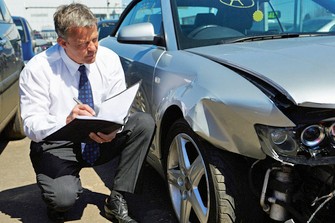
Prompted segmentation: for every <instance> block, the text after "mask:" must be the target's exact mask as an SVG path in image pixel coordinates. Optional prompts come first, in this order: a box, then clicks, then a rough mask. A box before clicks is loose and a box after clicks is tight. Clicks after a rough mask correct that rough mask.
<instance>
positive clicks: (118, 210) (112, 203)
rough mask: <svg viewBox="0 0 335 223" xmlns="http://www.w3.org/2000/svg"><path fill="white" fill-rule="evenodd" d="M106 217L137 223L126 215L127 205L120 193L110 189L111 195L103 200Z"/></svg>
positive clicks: (120, 222) (116, 220) (114, 220)
mask: <svg viewBox="0 0 335 223" xmlns="http://www.w3.org/2000/svg"><path fill="white" fill-rule="evenodd" d="M104 208H105V215H106V218H107V219H109V220H111V221H113V222H119V223H137V221H135V220H134V219H132V218H131V217H129V215H128V206H127V202H126V200H125V199H124V198H123V196H122V194H120V193H119V192H117V191H114V190H113V191H112V193H111V195H110V196H109V197H108V198H107V199H106V201H105V207H104Z"/></svg>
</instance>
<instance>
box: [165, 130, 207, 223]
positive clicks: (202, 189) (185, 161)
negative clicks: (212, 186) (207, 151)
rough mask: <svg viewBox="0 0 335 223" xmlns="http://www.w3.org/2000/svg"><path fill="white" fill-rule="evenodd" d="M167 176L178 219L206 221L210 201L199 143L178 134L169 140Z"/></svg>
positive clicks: (182, 221) (182, 220) (182, 222)
mask: <svg viewBox="0 0 335 223" xmlns="http://www.w3.org/2000/svg"><path fill="white" fill-rule="evenodd" d="M167 179H168V185H169V192H170V197H171V200H172V205H173V207H174V210H175V212H176V214H177V217H178V218H179V221H180V222H181V223H184V222H191V221H192V222H195V221H199V222H207V221H208V216H209V204H210V192H209V183H208V182H209V179H208V174H207V171H206V166H205V162H204V160H203V158H202V156H201V153H200V151H199V148H198V146H197V145H196V143H195V142H194V141H193V140H192V138H191V137H190V136H189V135H187V134H184V133H182V134H178V135H176V136H175V138H174V139H173V141H172V142H171V145H170V148H169V155H168V158H167Z"/></svg>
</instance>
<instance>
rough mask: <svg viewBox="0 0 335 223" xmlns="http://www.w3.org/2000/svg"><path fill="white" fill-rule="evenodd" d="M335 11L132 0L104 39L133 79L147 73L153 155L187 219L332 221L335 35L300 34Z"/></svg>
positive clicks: (314, 4) (143, 98)
mask: <svg viewBox="0 0 335 223" xmlns="http://www.w3.org/2000/svg"><path fill="white" fill-rule="evenodd" d="M305 9H308V10H307V11H306V10H305ZM334 13H335V1H334V0H327V1H324V0H313V1H302V0H285V1H282V0H244V1H224V0H221V1H209V0H196V1H190V0H134V1H132V2H131V3H130V4H129V5H128V7H127V8H126V10H125V11H124V13H123V14H122V15H121V17H120V20H119V22H118V24H117V26H116V28H115V29H114V31H113V33H112V34H111V36H108V37H106V38H104V39H102V40H100V42H99V44H100V45H101V46H105V47H108V48H110V49H112V50H113V51H115V52H116V53H117V54H118V55H119V56H120V59H121V63H122V66H123V69H124V71H125V77H126V81H127V83H128V85H129V86H131V85H132V84H134V83H137V82H138V81H140V80H142V84H141V87H140V90H139V92H138V95H137V97H136V100H135V103H134V105H133V111H142V112H147V113H149V114H151V115H152V117H153V118H154V120H155V123H156V126H157V129H156V133H155V136H154V140H153V143H152V145H151V148H150V152H149V154H148V158H147V160H148V162H149V163H150V164H151V165H152V166H153V167H155V169H156V170H157V171H158V172H159V173H160V174H161V175H162V176H163V177H164V179H166V185H167V189H168V190H167V192H168V194H169V195H170V198H171V202H172V206H173V208H174V210H175V213H176V216H177V218H178V220H179V222H181V223H188V222H202V223H207V222H225V223H226V222H248V223H251V222H255V223H256V222H257V223H258V222H272V221H274V222H304V223H305V222H335V216H334V214H333V212H332V210H334V209H335V202H334V199H333V198H334V191H335V184H334V179H335V176H334V173H335V171H334V164H335V149H334V148H335V97H334V95H335V88H334V86H333V85H334V82H335V75H334V67H333V65H332V64H333V58H335V50H334V46H335V36H334V33H331V32H328V33H319V34H318V33H310V32H304V31H302V30H301V27H302V25H303V22H304V21H305V18H306V15H307V14H308V16H309V18H310V19H313V18H317V17H321V16H331V15H332V14H334ZM289 30H294V32H293V31H292V32H290V31H289Z"/></svg>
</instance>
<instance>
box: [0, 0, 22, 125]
mask: <svg viewBox="0 0 335 223" xmlns="http://www.w3.org/2000/svg"><path fill="white" fill-rule="evenodd" d="M23 66H24V64H23V61H22V51H21V40H20V36H19V33H18V31H17V28H16V26H15V24H14V23H13V20H12V17H11V16H10V13H9V11H8V10H7V8H6V6H5V3H4V1H3V0H0V131H2V130H3V128H4V127H5V126H6V125H7V124H8V122H9V121H10V120H11V119H12V118H13V117H14V116H15V114H16V111H17V109H18V105H19V90H18V89H19V86H18V84H19V81H18V80H19V75H20V72H21V70H22V68H23Z"/></svg>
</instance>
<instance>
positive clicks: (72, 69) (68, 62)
mask: <svg viewBox="0 0 335 223" xmlns="http://www.w3.org/2000/svg"><path fill="white" fill-rule="evenodd" d="M60 54H61V58H62V60H63V62H64V64H65V66H66V67H67V69H68V70H69V71H70V74H71V75H75V74H76V73H77V71H78V68H79V66H80V65H82V64H78V63H76V62H74V61H73V60H72V59H71V58H70V57H69V56H68V55H67V54H66V52H65V50H64V48H63V47H60ZM84 65H85V67H86V69H87V70H88V71H89V70H90V68H91V64H84Z"/></svg>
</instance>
